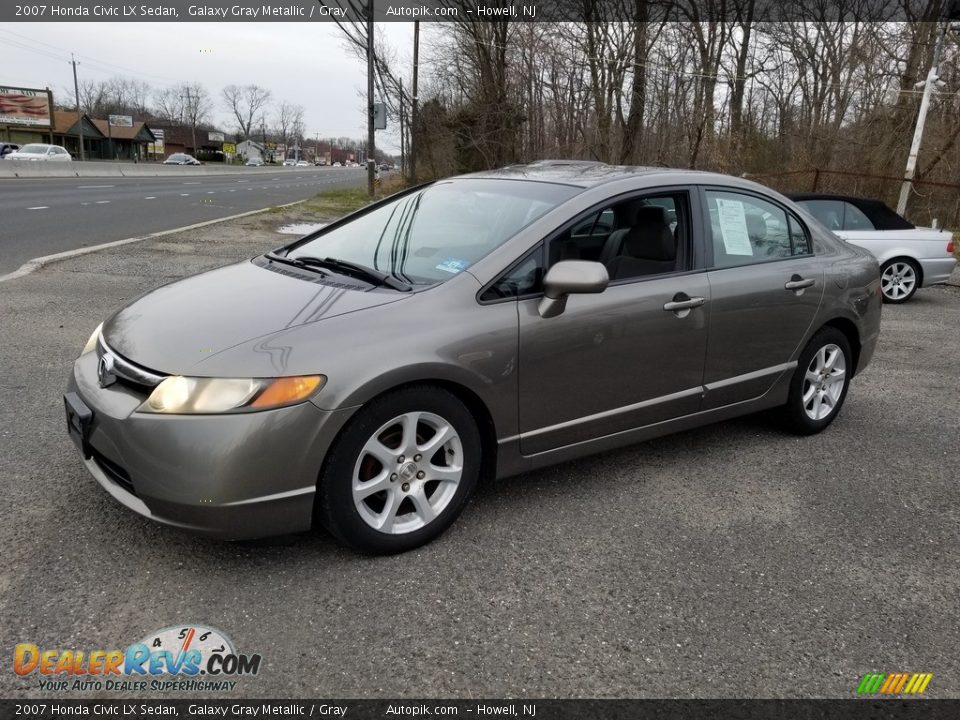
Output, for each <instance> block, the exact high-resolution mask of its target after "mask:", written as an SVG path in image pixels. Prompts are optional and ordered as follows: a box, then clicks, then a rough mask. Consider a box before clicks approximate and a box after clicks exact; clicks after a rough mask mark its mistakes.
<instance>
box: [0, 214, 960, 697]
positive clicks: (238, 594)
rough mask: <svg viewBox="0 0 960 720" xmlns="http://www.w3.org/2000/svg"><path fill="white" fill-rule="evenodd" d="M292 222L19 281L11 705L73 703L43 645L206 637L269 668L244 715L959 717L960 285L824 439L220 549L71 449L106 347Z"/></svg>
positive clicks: (899, 323) (6, 423)
mask: <svg viewBox="0 0 960 720" xmlns="http://www.w3.org/2000/svg"><path fill="white" fill-rule="evenodd" d="M293 214H295V211H290V212H288V213H286V214H285V215H274V216H266V217H265V216H257V217H249V218H244V219H242V220H239V221H235V222H232V223H228V224H222V225H215V226H211V227H207V228H203V229H201V230H197V231H193V232H186V233H182V234H179V235H170V236H166V237H162V238H157V239H155V240H150V241H145V242H143V243H138V244H134V245H128V246H125V247H120V248H115V249H113V250H106V251H102V252H98V253H94V254H90V255H86V256H83V257H78V258H75V259H71V260H67V261H63V262H59V263H56V264H53V265H49V266H47V267H45V268H43V269H41V270H40V271H38V272H36V273H34V274H31V275H28V276H26V277H23V278H19V279H16V280H13V281H10V282H6V283H0V308H2V311H0V337H2V339H3V340H2V342H0V361H2V368H3V373H2V376H0V489H2V493H3V496H4V502H3V504H2V506H0V508H2V509H0V513H2V522H0V547H2V548H3V551H2V553H0V568H2V571H0V598H2V600H0V608H2V609H0V613H2V616H3V618H4V621H3V623H2V641H0V647H2V648H4V649H5V652H6V653H8V655H7V657H8V660H7V663H8V664H7V665H6V666H5V667H4V669H3V671H2V672H0V696H3V697H21V698H23V697H47V698H49V697H52V696H51V694H50V693H45V692H44V691H41V690H39V688H38V687H37V679H36V676H35V675H34V676H32V677H30V678H28V679H21V678H19V677H17V676H15V675H14V674H13V672H12V670H11V665H10V664H9V658H10V656H11V655H12V650H13V647H14V645H15V644H17V643H21V642H33V643H36V644H37V645H39V646H40V647H41V648H65V649H67V648H76V649H113V648H120V647H125V646H126V645H128V644H130V643H132V642H136V641H138V640H139V639H140V638H142V637H143V636H144V635H146V634H147V633H148V632H150V631H152V630H155V629H159V628H163V627H166V626H170V625H177V624H181V623H187V622H196V623H203V624H207V625H211V626H213V627H216V628H219V629H221V630H223V631H224V632H225V633H227V634H228V635H229V636H230V637H232V638H233V640H234V641H235V643H236V644H237V646H238V648H239V649H240V650H241V651H242V652H247V653H254V652H256V653H260V654H262V655H263V658H264V666H263V667H262V669H261V672H260V674H259V675H258V676H257V677H255V678H247V679H245V680H243V681H242V682H241V683H240V684H239V685H238V687H237V688H236V689H235V690H234V691H233V692H232V693H226V694H225V695H226V696H228V697H229V696H230V695H231V694H232V695H233V696H235V697H285V696H313V697H317V696H328V697H354V698H362V697H386V696H396V697H410V698H416V697H499V696H522V697H850V696H852V695H853V694H854V691H855V689H856V685H857V683H858V682H859V679H860V678H861V677H862V676H863V674H864V673H866V672H877V671H879V672H894V671H911V672H932V673H933V674H934V679H933V681H932V682H931V684H930V686H929V688H928V690H927V693H926V694H927V696H930V697H951V696H952V697H956V696H958V695H960V655H958V653H957V648H958V647H960V623H958V603H957V598H958V596H960V495H958V492H957V477H958V465H957V443H958V439H960V432H958V429H960V428H958V416H960V382H958V380H960V377H958V376H960V331H958V329H960V289H958V288H956V287H941V288H935V289H931V290H925V291H921V292H920V293H918V294H917V296H916V298H915V300H913V301H912V302H910V303H908V304H906V305H904V306H889V305H888V306H885V308H884V318H883V331H882V336H881V340H880V345H879V347H878V350H877V355H876V357H875V360H874V362H873V364H872V365H871V366H870V367H869V368H868V369H867V370H866V371H865V372H864V373H863V375H862V376H859V377H858V378H857V379H856V380H855V381H854V383H853V385H852V387H851V390H850V394H849V397H848V399H847V403H846V406H845V407H844V410H843V413H842V414H841V416H840V417H839V419H838V420H837V421H836V422H835V423H834V424H833V426H832V427H831V428H830V429H829V430H828V431H827V432H826V433H824V434H822V435H820V436H816V437H811V438H796V437H793V436H788V435H784V434H782V433H781V432H779V431H778V430H776V429H775V428H773V427H771V426H770V424H769V422H768V420H767V419H766V418H765V417H763V416H757V417H750V418H745V419H742V420H737V421H732V422H726V423H722V424H718V425H714V426H711V427H707V428H704V429H700V430H696V431H691V432H686V433H683V434H680V435H675V436H672V437H668V438H664V439H660V440H656V441H652V442H648V443H645V444H643V445H638V446H635V447H631V448H628V449H625V450H621V451H617V452H611V453H607V454H605V455H601V456H595V457H591V458H587V459H584V460H580V461H577V462H572V463H567V464H564V465H560V466H557V467H553V468H549V469H546V470H543V471H540V472H536V473H532V474H528V475H525V476H521V477H518V478H513V479H510V480H505V481H499V482H494V483H490V484H488V485H486V486H485V487H482V488H481V489H480V491H479V492H478V494H477V496H476V498H475V500H474V501H473V502H472V504H471V505H470V506H469V507H468V509H467V511H466V512H465V513H464V515H463V516H462V517H461V519H460V520H459V521H458V522H457V523H456V524H455V525H454V527H453V528H452V529H451V530H450V531H449V532H448V533H447V534H446V535H445V536H444V537H442V538H441V539H440V540H439V541H437V542H435V543H433V544H432V545H430V546H427V547H425V548H422V549H420V550H417V551H414V552H411V553H408V554H406V555H402V556H398V557H386V558H369V557H361V556H357V555H355V554H353V553H351V552H348V551H345V550H343V549H341V548H339V547H338V546H336V545H335V544H333V542H332V541H331V540H330V539H329V538H328V537H326V536H325V535H323V534H322V533H320V532H317V533H312V534H308V535H301V536H296V537H291V538H285V539H281V540H279V541H275V542H261V543H246V544H227V543H217V542H211V541H209V540H205V539H199V538H195V537H192V536H188V535H184V534H181V533H179V532H176V531H173V530H170V529H167V528H163V527H159V526H156V525H154V524H152V523H150V522H148V521H145V520H143V519H141V518H140V517H138V516H136V515H134V514H132V513H131V512H129V511H127V510H125V509H124V508H122V507H120V506H119V505H117V504H116V503H115V502H114V501H113V500H112V499H111V498H110V497H109V496H108V495H107V494H106V493H105V492H103V491H102V490H101V489H100V488H99V487H98V486H97V485H96V484H95V482H94V481H93V480H92V479H91V478H89V477H88V476H87V473H86V471H85V470H84V469H83V467H82V465H81V462H80V459H79V457H78V455H77V453H76V451H75V449H74V447H73V445H72V444H71V443H70V441H69V440H68V438H67V436H66V434H65V430H64V419H63V407H62V402H61V394H62V392H63V387H64V384H65V381H66V378H67V375H68V373H69V372H70V367H71V363H72V362H73V359H74V357H75V356H76V354H77V353H78V351H79V349H80V347H81V346H82V345H83V343H84V341H85V340H86V338H87V336H88V335H89V333H90V331H91V330H92V329H93V328H94V326H95V325H96V324H97V323H98V322H100V321H101V320H102V319H103V318H104V317H105V316H106V315H107V314H108V313H110V312H111V311H112V310H114V309H116V308H117V307H118V306H120V305H121V304H124V303H126V302H128V301H129V300H131V299H132V298H134V297H135V296H137V295H138V294H140V293H142V292H144V291H145V290H147V289H149V288H152V287H154V286H156V285H158V284H161V283H164V282H167V281H169V280H172V279H175V278H177V277H180V276H183V275H185V274H189V273H193V272H196V271H198V270H202V269H205V268H210V267H215V266H218V265H221V264H224V263H226V262H229V261H231V260H233V259H237V258H242V257H248V256H251V255H253V254H256V253H257V252H260V251H262V250H264V249H267V248H270V247H274V246H277V245H279V244H280V243H281V242H283V237H282V236H280V235H277V234H275V233H274V232H273V226H274V225H276V224H280V222H281V221H282V220H285V219H292V215H293ZM111 695H112V694H111ZM148 695H150V693H148ZM74 696H76V697H85V695H83V694H80V693H77V694H75V695H74Z"/></svg>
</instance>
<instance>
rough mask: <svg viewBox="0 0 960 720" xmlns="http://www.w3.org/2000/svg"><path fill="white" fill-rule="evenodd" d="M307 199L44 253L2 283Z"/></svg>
mask: <svg viewBox="0 0 960 720" xmlns="http://www.w3.org/2000/svg"><path fill="white" fill-rule="evenodd" d="M308 199H309V198H307V199H304V200H296V201H294V202H292V203H285V204H283V205H271V206H270V207H265V208H260V209H259V210H248V211H247V212H242V213H238V214H237V215H228V216H227V217H224V218H217V219H216V220H204V221H203V222H199V223H194V224H193V225H184V226H183V227H178V228H173V229H172V230H161V231H159V232H155V233H150V234H149V235H141V236H139V237H132V238H124V239H123V240H113V241H111V242H107V243H101V244H100V245H91V246H90V247H84V248H77V249H76V250H66V251H64V252H59V253H54V254H53V255H44V256H42V257H38V258H33V259H32V260H28V261H27V262H25V263H24V264H23V265H21V266H20V267H19V268H17V269H16V270H14V271H13V272H11V273H7V274H6V275H0V283H3V282H7V281H8V280H16V279H17V278H22V277H25V276H27V275H29V274H30V273H32V272H35V271H37V270H39V269H40V268H42V267H44V266H45V265H49V264H51V263H55V262H59V261H60V260H69V259H70V258H75V257H79V256H80V255H89V254H90V253H95V252H99V251H100V250H109V249H110V248H115V247H121V246H122V245H130V244H131V243H135V242H141V241H143V240H150V239H151V238H158V237H162V236H164V235H172V234H174V233H178V232H185V231H187V230H194V229H196V228H202V227H206V226H207V225H216V224H217V223H222V222H227V221H228V220H237V219H239V218H242V217H247V216H249V215H257V214H258V213H263V212H267V211H268V210H272V209H273V208H288V207H293V206H294V205H300V204H301V203H305V202H306V201H307V200H308Z"/></svg>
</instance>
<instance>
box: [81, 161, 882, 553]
mask: <svg viewBox="0 0 960 720" xmlns="http://www.w3.org/2000/svg"><path fill="white" fill-rule="evenodd" d="M880 307H881V295H880V279H879V271H878V267H877V261H876V259H875V258H873V257H872V256H871V255H870V254H869V253H867V251H865V250H861V249H859V248H857V247H855V246H853V245H849V244H847V243H844V242H843V241H841V240H839V239H838V238H836V237H835V236H833V235H832V234H831V233H830V232H829V231H827V230H826V229H824V228H823V227H822V226H821V225H819V224H818V223H817V221H816V220H815V219H814V218H813V217H811V216H810V215H808V214H807V213H806V212H805V211H803V210H802V209H800V208H798V207H797V206H796V205H794V204H793V203H791V202H790V201H789V200H787V199H786V198H784V197H783V196H781V195H779V194H777V193H775V192H773V191H771V190H769V189H767V188H764V187H762V186H760V185H757V184H754V183H751V182H748V181H745V180H740V179H736V178H731V177H727V176H723V175H716V174H709V173H702V172H693V171H677V170H667V169H660V168H625V167H613V166H608V165H603V164H598V163H576V162H560V161H544V162H540V163H534V164H531V165H524V166H514V167H508V168H505V169H502V170H498V171H492V172H485V173H479V174H473V175H466V176H461V177H456V178H452V179H447V180H440V181H437V182H433V183H430V184H427V185H423V186H420V187H416V188H412V189H409V190H406V191H404V192H402V193H399V194H397V195H394V196H392V197H389V198H387V199H385V200H383V201H382V202H379V203H376V204H373V205H370V206H369V207H366V208H364V209H363V210H361V211H359V212H356V213H354V214H352V215H349V216H347V217H345V218H343V219H341V220H339V221H338V222H335V223H333V224H331V225H329V226H327V227H325V228H323V229H321V230H319V231H317V232H315V233H313V234H311V235H308V236H307V237H305V238H303V239H301V240H298V241H296V242H294V243H293V244H291V245H288V246H286V247H283V248H280V249H277V250H275V251H273V252H270V253H267V254H265V255H261V256H259V257H256V258H253V259H252V260H247V261H244V262H240V263H237V264H234V265H229V266H227V267H223V268H220V269H217V270H213V271H210V272H205V273H203V274H200V275H197V276H194V277H191V278H187V279H184V280H180V281H177V282H174V283H171V284H169V285H166V286H163V287H160V288H158V289H156V290H153V291H151V292H148V293H147V294H146V295H144V296H143V297H141V298H139V299H138V300H136V301H135V302H133V303H131V304H130V305H129V306H127V307H126V308H124V309H122V310H120V311H118V312H117V313H115V314H114V315H113V316H112V317H110V318H109V319H107V320H106V321H105V322H104V323H103V324H102V326H101V327H99V328H97V330H96V331H95V332H94V333H93V335H92V336H91V337H90V340H89V342H88V343H87V345H86V347H85V348H84V349H83V352H82V354H81V355H80V357H79V358H78V359H77V361H76V363H75V365H74V368H73V374H72V376H71V378H70V381H69V387H68V391H67V393H66V396H65V398H64V401H65V406H66V414H67V425H68V428H69V433H70V435H71V436H72V437H73V439H74V440H75V442H76V443H77V445H78V446H79V448H80V451H81V453H82V456H83V459H84V463H85V465H86V467H87V469H88V470H89V472H90V473H91V474H92V475H93V476H94V477H95V478H96V480H97V481H98V482H99V483H100V485H101V486H102V487H103V488H104V489H105V490H106V491H107V492H109V493H110V494H111V495H112V496H113V497H114V498H115V499H116V500H118V501H119V502H120V503H122V504H123V505H125V506H126V507H128V508H130V509H131V510H133V511H135V512H137V513H140V514H141V515H144V516H146V517H149V518H151V519H154V520H157V521H159V522H162V523H166V524H168V525H173V526H176V527H180V528H185V529H189V530H194V531H200V532H205V533H209V534H211V535H214V536H218V537H222V538H227V539H243V538H252V537H257V536H266V535H271V534H279V533H289V532H293V531H301V530H306V529H308V528H310V527H311V526H312V525H313V524H314V523H317V524H321V525H323V526H325V527H326V528H328V529H329V531H330V532H331V533H332V534H333V535H334V536H335V537H336V538H337V539H338V540H340V541H341V542H343V543H345V544H347V545H350V546H352V547H354V548H358V549H360V550H363V551H368V552H397V551H402V550H406V549H409V548H413V547H416V546H418V545H421V544H423V543H425V542H427V541H429V540H431V539H433V538H435V537H436V536H438V535H439V534H440V533H441V532H443V531H444V530H445V529H446V528H447V527H449V526H450V524H451V523H452V522H453V521H454V519H455V518H456V517H457V515H458V514H459V513H460V512H461V511H462V510H463V508H464V505H465V504H466V503H467V500H468V498H469V497H470V494H471V492H472V491H473V490H474V487H475V486H476V484H477V482H478V481H479V480H480V479H482V478H485V477H491V476H496V477H503V476H509V475H514V474H517V473H520V472H523V471H526V470H530V469H533V468H538V467H542V466H545V465H548V464H551V463H557V462H562V461H565V460H569V459H571V458H576V457H580V456H582V455H586V454H589V453H595V452H598V451H603V450H608V449H610V448H615V447H619V446H622V445H627V444H629V443H634V442H637V441H639V440H644V439H646V438H651V437H654V436H658V435H664V434H666V433H670V432H675V431H678V430H685V429H688V428H692V427H694V426H698V425H703V424H705V423H710V422H714V421H717V420H723V419H726V418H731V417H734V416H737V415H743V414H745V413H752V412H756V411H760V410H766V409H770V408H778V412H779V414H780V415H781V417H782V419H783V421H784V424H785V425H786V426H788V427H789V428H791V429H793V430H794V431H797V432H799V433H802V434H812V433H816V432H819V431H821V430H823V429H824V428H825V427H827V426H828V425H829V424H830V423H831V422H832V421H833V420H834V418H836V416H837V414H838V413H839V412H840V408H841V406H842V405H843V401H844V397H845V396H846V394H847V389H848V387H849V384H850V381H851V379H852V378H853V376H854V374H855V373H856V372H858V371H860V370H862V369H863V367H864V366H865V365H866V364H867V363H868V362H869V361H870V358H871V356H872V355H873V352H874V347H875V345H876V341H877V335H878V332H879V327H880Z"/></svg>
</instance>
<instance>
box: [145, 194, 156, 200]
mask: <svg viewBox="0 0 960 720" xmlns="http://www.w3.org/2000/svg"><path fill="white" fill-rule="evenodd" d="M156 199H157V196H156V195H148V196H147V197H145V198H144V200H156Z"/></svg>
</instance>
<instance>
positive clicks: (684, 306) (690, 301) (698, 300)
mask: <svg viewBox="0 0 960 720" xmlns="http://www.w3.org/2000/svg"><path fill="white" fill-rule="evenodd" d="M704 302H705V300H704V298H702V297H690V296H689V295H687V294H686V293H683V292H678V293H677V294H676V295H674V296H673V300H671V301H670V302H667V303H664V304H663V309H664V310H666V311H667V312H672V313H676V314H677V317H679V318H685V317H686V316H687V315H689V314H690V311H691V310H692V309H693V308H697V307H700V306H701V305H703V303H704Z"/></svg>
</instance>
